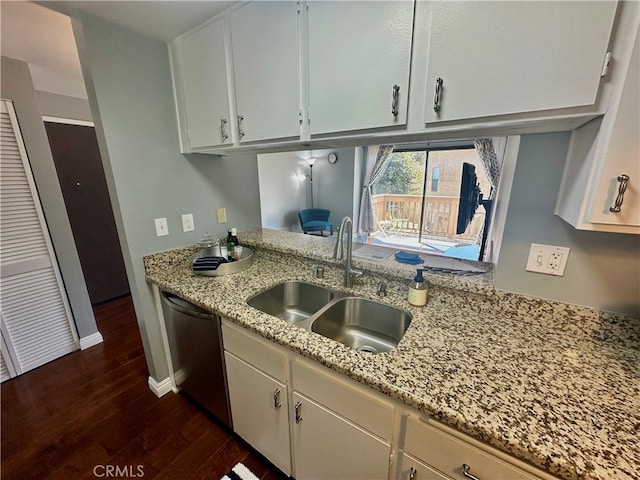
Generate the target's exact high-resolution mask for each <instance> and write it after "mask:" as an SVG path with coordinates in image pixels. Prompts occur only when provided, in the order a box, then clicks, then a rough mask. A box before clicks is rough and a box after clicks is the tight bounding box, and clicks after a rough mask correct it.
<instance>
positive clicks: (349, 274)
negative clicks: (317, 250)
mask: <svg viewBox="0 0 640 480" xmlns="http://www.w3.org/2000/svg"><path fill="white" fill-rule="evenodd" d="M345 234H346V235H347V256H346V258H345V261H344V286H345V287H347V288H351V286H353V279H354V278H356V277H359V276H360V275H362V272H361V271H359V270H354V269H352V268H351V254H352V252H353V222H352V221H351V218H349V217H344V218H343V219H342V221H341V222H340V228H339V229H338V240H337V241H336V246H335V248H334V250H333V258H335V259H336V260H342V258H343V257H344V236H345Z"/></svg>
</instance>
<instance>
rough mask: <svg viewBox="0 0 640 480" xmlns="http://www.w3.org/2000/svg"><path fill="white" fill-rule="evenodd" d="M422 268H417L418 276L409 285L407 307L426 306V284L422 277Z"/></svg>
mask: <svg viewBox="0 0 640 480" xmlns="http://www.w3.org/2000/svg"><path fill="white" fill-rule="evenodd" d="M422 272H424V268H418V274H417V275H416V276H415V278H414V279H413V282H411V285H409V298H408V299H407V300H408V301H409V305H413V306H414V307H424V306H425V305H426V304H427V282H425V281H424V278H423V277H422Z"/></svg>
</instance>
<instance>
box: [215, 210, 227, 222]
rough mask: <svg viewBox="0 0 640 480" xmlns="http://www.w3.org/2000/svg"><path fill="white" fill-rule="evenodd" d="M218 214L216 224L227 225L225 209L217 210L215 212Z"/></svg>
mask: <svg viewBox="0 0 640 480" xmlns="http://www.w3.org/2000/svg"><path fill="white" fill-rule="evenodd" d="M217 213H218V223H227V209H226V208H219V209H218V210H217Z"/></svg>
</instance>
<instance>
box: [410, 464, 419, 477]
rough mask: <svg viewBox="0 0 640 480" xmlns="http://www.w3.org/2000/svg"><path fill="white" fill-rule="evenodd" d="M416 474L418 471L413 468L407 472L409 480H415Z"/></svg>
mask: <svg viewBox="0 0 640 480" xmlns="http://www.w3.org/2000/svg"><path fill="white" fill-rule="evenodd" d="M417 473H418V471H417V470H416V469H415V468H413V467H411V470H409V480H415V478H416V474H417Z"/></svg>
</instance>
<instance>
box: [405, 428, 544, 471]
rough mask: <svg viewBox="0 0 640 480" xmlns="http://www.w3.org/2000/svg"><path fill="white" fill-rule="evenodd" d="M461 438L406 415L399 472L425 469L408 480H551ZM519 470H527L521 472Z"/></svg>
mask: <svg viewBox="0 0 640 480" xmlns="http://www.w3.org/2000/svg"><path fill="white" fill-rule="evenodd" d="M464 437H466V436H465V435H463V434H461V433H459V432H456V431H455V430H453V429H452V428H449V427H446V426H444V425H442V424H440V423H437V422H435V421H433V420H431V419H428V420H426V421H425V420H418V419H416V418H414V417H412V416H409V417H408V418H407V424H406V432H405V444H404V453H405V454H404V455H403V458H402V465H401V471H402V472H403V473H404V472H406V471H407V470H409V473H410V469H411V467H413V468H415V469H416V470H420V469H421V468H422V469H424V467H426V468H427V469H428V470H426V472H428V473H425V474H424V476H419V475H418V474H417V473H416V474H414V477H413V479H412V480H424V479H425V478H427V479H432V478H434V479H441V478H453V479H456V480H457V479H461V480H462V479H465V478H473V477H469V476H468V475H473V476H474V477H476V478H478V479H482V480H485V479H491V480H533V479H551V478H553V477H552V476H550V475H548V474H546V473H545V472H542V471H538V470H537V469H535V468H534V467H531V466H528V465H525V464H524V463H523V462H520V461H518V460H516V459H514V458H511V457H509V456H508V455H506V454H504V453H501V452H499V451H498V450H496V449H493V448H492V447H489V446H487V445H484V444H480V442H477V441H475V440H472V439H468V440H467V439H466V438H464ZM415 461H418V462H420V463H421V464H422V467H421V468H418V467H417V466H414V463H415ZM512 462H513V463H512ZM516 463H517V464H518V465H516ZM521 467H522V468H521ZM523 468H526V469H527V470H526V471H525V470H524V469H523ZM465 471H466V475H465V473H464V472H465ZM438 475H439V476H438ZM401 478H410V477H408V476H407V477H401Z"/></svg>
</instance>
